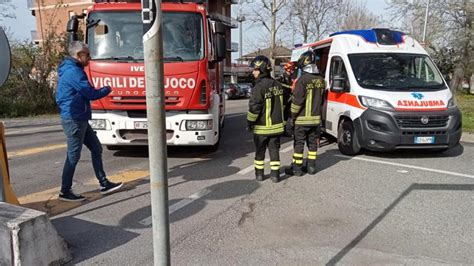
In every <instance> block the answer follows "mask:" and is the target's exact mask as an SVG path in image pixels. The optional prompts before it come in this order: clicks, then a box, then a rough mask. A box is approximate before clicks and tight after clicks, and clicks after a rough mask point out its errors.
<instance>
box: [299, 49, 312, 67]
mask: <svg viewBox="0 0 474 266" xmlns="http://www.w3.org/2000/svg"><path fill="white" fill-rule="evenodd" d="M311 64H313V65H314V64H316V56H315V54H314V53H313V51H306V52H304V53H302V54H301V56H300V59H298V68H300V69H303V68H304V67H305V66H307V65H311Z"/></svg>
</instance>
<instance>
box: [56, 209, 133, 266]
mask: <svg viewBox="0 0 474 266" xmlns="http://www.w3.org/2000/svg"><path fill="white" fill-rule="evenodd" d="M51 222H52V223H53V225H54V226H55V227H56V229H57V231H58V232H59V233H60V235H61V236H62V237H63V238H64V239H65V240H66V242H67V243H68V245H69V249H70V250H71V251H72V253H73V257H74V259H73V261H72V262H70V263H69V264H68V265H73V264H75V263H79V262H82V261H85V260H87V259H89V258H92V257H95V256H97V255H100V254H103V253H105V252H107V251H109V250H112V249H115V248H116V247H118V246H121V245H124V244H126V243H128V242H129V241H131V240H132V239H134V238H136V237H137V236H139V234H137V233H134V232H130V231H127V230H124V229H122V228H121V227H119V226H107V225H102V224H97V223H94V222H90V221H86V220H82V219H80V218H77V217H72V216H67V217H61V218H57V219H54V220H52V221H51ZM72 243H73V244H72Z"/></svg>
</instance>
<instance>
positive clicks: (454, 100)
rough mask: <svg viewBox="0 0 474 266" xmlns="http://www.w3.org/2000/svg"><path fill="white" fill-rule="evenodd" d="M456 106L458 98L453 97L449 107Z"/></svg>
mask: <svg viewBox="0 0 474 266" xmlns="http://www.w3.org/2000/svg"><path fill="white" fill-rule="evenodd" d="M454 107H456V98H454V97H452V98H451V99H449V101H448V108H454Z"/></svg>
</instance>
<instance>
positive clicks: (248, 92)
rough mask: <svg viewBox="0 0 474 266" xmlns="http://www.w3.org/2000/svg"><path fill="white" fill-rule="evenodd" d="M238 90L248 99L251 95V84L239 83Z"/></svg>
mask: <svg viewBox="0 0 474 266" xmlns="http://www.w3.org/2000/svg"><path fill="white" fill-rule="evenodd" d="M239 86H240V88H242V90H243V91H244V93H245V97H247V98H249V97H250V95H251V94H252V84H251V83H239Z"/></svg>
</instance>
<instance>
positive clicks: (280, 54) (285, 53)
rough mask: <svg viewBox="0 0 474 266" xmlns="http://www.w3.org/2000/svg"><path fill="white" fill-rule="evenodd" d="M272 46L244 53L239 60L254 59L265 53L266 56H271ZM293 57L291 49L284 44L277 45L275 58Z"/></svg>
mask: <svg viewBox="0 0 474 266" xmlns="http://www.w3.org/2000/svg"><path fill="white" fill-rule="evenodd" d="M270 51H271V49H270V48H265V49H263V50H260V49H259V50H257V51H254V52H251V53H248V54H246V55H243V56H242V57H241V58H239V59H238V60H239V61H243V60H249V59H253V58H255V57H256V56H258V55H264V56H266V57H270ZM290 57H291V49H288V48H286V47H284V46H277V47H275V58H290Z"/></svg>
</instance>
